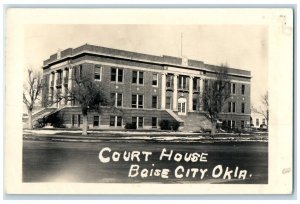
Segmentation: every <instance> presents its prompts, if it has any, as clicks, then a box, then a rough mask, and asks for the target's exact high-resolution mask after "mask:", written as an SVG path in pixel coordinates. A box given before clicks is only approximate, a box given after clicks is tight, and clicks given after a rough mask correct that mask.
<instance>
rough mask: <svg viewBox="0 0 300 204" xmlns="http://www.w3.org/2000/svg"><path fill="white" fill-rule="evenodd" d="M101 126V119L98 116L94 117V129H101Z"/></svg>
mask: <svg viewBox="0 0 300 204" xmlns="http://www.w3.org/2000/svg"><path fill="white" fill-rule="evenodd" d="M99 125H100V117H99V116H98V115H95V116H94V121H93V127H99Z"/></svg>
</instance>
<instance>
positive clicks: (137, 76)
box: [132, 71, 144, 85]
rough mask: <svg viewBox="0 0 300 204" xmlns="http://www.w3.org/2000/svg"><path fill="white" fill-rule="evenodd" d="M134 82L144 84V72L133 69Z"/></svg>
mask: <svg viewBox="0 0 300 204" xmlns="http://www.w3.org/2000/svg"><path fill="white" fill-rule="evenodd" d="M132 83H133V84H139V85H143V84H144V72H140V71H132Z"/></svg>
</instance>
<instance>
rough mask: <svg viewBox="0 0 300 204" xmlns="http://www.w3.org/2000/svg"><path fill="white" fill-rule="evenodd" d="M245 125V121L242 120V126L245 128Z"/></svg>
mask: <svg viewBox="0 0 300 204" xmlns="http://www.w3.org/2000/svg"><path fill="white" fill-rule="evenodd" d="M244 127H245V121H243V120H241V128H242V129H244Z"/></svg>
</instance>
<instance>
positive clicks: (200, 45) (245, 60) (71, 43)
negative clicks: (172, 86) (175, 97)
mask: <svg viewBox="0 0 300 204" xmlns="http://www.w3.org/2000/svg"><path fill="white" fill-rule="evenodd" d="M181 33H182V36H183V38H182V42H181ZM24 37H25V39H24V43H25V44H24V45H25V46H24V49H25V52H24V53H25V55H24V57H25V63H26V65H25V66H26V67H32V68H34V69H40V70H41V66H42V64H43V61H44V60H46V59H48V58H49V57H50V55H52V54H54V53H56V52H57V51H58V50H59V49H60V50H64V49H67V48H76V47H78V46H81V45H83V44H85V43H88V44H92V45H98V46H103V47H109V48H115V49H121V50H127V51H134V52H140V53H145V54H153V55H169V56H176V57H180V56H181V44H182V55H183V56H185V57H187V58H189V59H196V60H200V61H203V62H204V63H207V64H214V65H220V64H224V63H226V64H227V65H228V66H229V67H231V68H238V69H243V70H249V71H251V75H252V79H251V103H252V105H254V106H258V105H259V101H260V97H261V95H263V94H264V93H265V92H266V91H267V84H268V83H267V80H268V73H267V70H268V29H267V27H266V26H264V25H257V26H256V25H197V24H196V25H142V24H141V25H135V24H131V25H124V24H120V25H116V24H114V25H103V24H102V25H101V24H100V25H99V24H97V25H96V24H90V25H88V24H81V25H70V24H69V25H68V24H64V25H63V24H52V25H51V24H40V25H39V24H35V25H28V26H26V28H25V35H24Z"/></svg>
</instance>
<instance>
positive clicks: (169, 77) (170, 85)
mask: <svg viewBox="0 0 300 204" xmlns="http://www.w3.org/2000/svg"><path fill="white" fill-rule="evenodd" d="M166 87H167V88H173V75H170V74H168V75H167V81H166Z"/></svg>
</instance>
